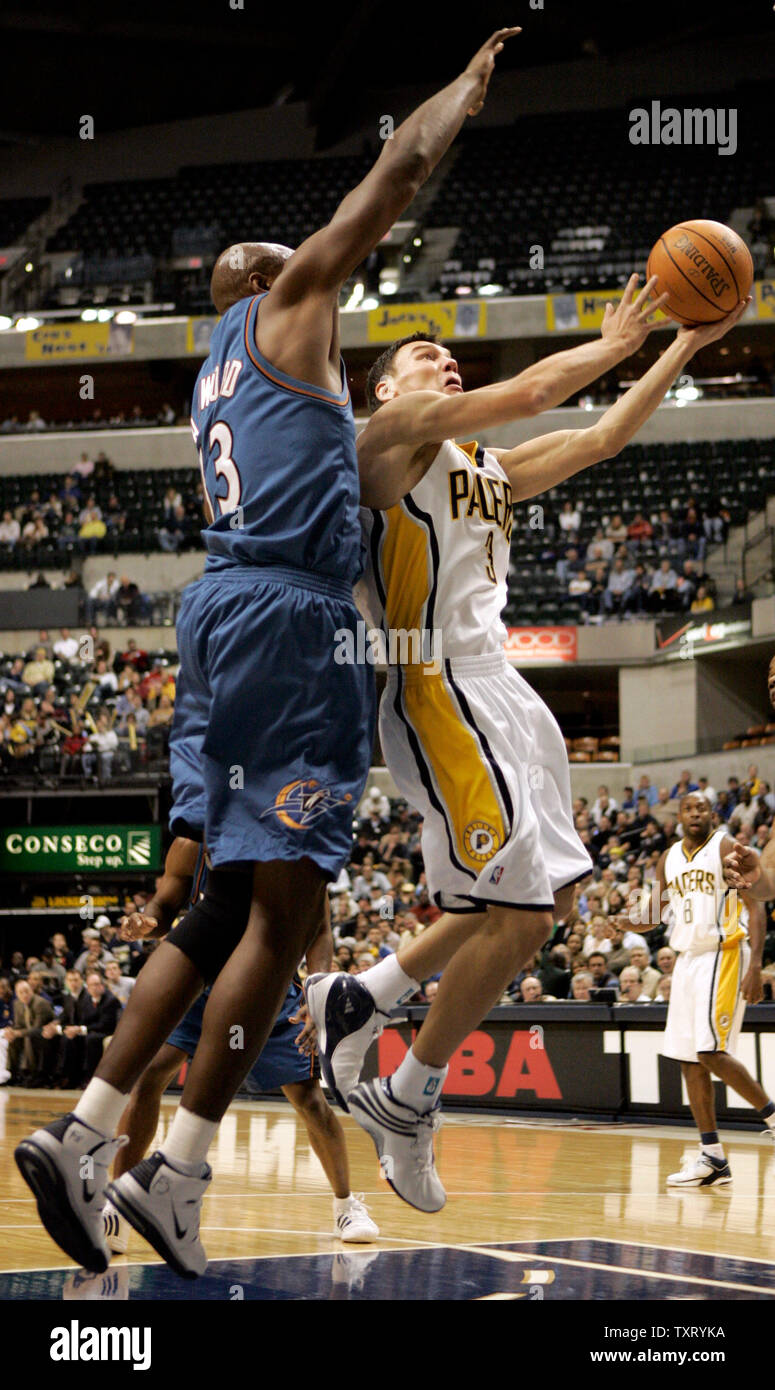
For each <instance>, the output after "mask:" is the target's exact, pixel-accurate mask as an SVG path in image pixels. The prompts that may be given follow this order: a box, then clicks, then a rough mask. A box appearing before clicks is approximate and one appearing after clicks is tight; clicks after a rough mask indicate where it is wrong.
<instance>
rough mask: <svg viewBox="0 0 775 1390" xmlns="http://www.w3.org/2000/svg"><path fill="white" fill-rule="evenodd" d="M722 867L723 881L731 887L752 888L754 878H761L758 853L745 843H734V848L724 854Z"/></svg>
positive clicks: (754, 881)
mask: <svg viewBox="0 0 775 1390" xmlns="http://www.w3.org/2000/svg"><path fill="white" fill-rule="evenodd" d="M723 868H724V882H725V883H728V884H730V886H731V887H732V888H741V889H744V888H752V887H753V885H754V883H756V880H757V879H758V878H761V872H762V868H761V864H760V863H759V855H758V854H757V853H756V850H753V849H749V848H748V846H747V845H735V848H734V849H733V850H730V852H729V854H727V855H725V856H724V859H723Z"/></svg>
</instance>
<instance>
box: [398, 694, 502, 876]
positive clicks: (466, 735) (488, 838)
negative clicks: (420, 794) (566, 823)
mask: <svg viewBox="0 0 775 1390" xmlns="http://www.w3.org/2000/svg"><path fill="white" fill-rule="evenodd" d="M404 701H405V705H404V707H405V710H406V715H407V718H408V719H409V721H410V723H411V725H412V727H413V728H414V731H415V733H416V734H417V737H418V738H419V740H420V743H421V745H422V751H423V753H424V755H425V757H426V759H427V761H428V763H429V764H430V767H431V769H432V771H433V776H434V779H435V782H436V786H437V789H438V791H439V793H440V796H441V800H442V802H443V804H444V808H445V810H446V812H447V822H448V824H449V823H450V822H451V830H452V833H453V838H454V841H455V845H456V848H457V852H458V854H459V856H460V859H461V862H462V863H463V864H466V865H468V867H469V868H471V869H473V870H474V872H475V873H477V874H478V873H480V872H481V870H482V868H483V867H484V865H485V864H486V863H487V861H488V860H489V859H492V857H493V855H495V854H497V852H498V850H499V849H500V848H501V847H502V846H503V845H504V844H505V842H506V840H507V839H508V836H509V834H510V827H509V826H507V825H506V822H505V820H504V817H503V811H502V809H501V803H500V800H499V798H498V796H497V794H496V792H495V788H494V786H493V783H492V780H491V772H490V768H489V765H488V764H487V763H486V761H485V760H484V758H483V756H482V753H481V751H480V749H479V744H478V743H477V740H476V738H475V737H474V734H473V733H472V731H471V730H470V729H469V728H468V727H467V725H465V724H464V723H463V722H462V721H461V719H460V715H459V714H458V712H457V709H456V708H455V705H454V703H453V700H452V697H451V695H450V693H449V691H448V690H447V687H446V685H445V684H444V678H443V676H442V675H441V674H440V673H439V674H438V675H434V674H421V675H415V674H414V673H413V675H412V676H411V677H410V678H409V679H407V681H406V684H405V688H404Z"/></svg>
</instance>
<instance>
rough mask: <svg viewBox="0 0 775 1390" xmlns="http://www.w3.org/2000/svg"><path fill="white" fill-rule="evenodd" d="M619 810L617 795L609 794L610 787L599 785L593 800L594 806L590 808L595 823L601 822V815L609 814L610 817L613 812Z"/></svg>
mask: <svg viewBox="0 0 775 1390" xmlns="http://www.w3.org/2000/svg"><path fill="white" fill-rule="evenodd" d="M618 810H619V803H618V801H617V800H616V798H615V797H613V796H611V795H610V794H609V791H608V788H607V787H606V786H600V787H598V789H597V796H596V797H595V800H594V801H593V802H592V807H591V810H590V815H591V817H592V819H593V821H594V822H595V824H596V825H599V824H600V818H601V816H608V817H609V818H610V816H611V814H612V812H614V811H618Z"/></svg>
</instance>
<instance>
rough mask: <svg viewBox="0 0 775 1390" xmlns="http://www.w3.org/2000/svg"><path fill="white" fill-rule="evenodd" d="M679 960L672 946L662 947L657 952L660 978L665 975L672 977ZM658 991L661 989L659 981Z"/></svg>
mask: <svg viewBox="0 0 775 1390" xmlns="http://www.w3.org/2000/svg"><path fill="white" fill-rule="evenodd" d="M677 959H678V957H677V955H676V953H675V951H674V950H673V948H672V946H660V948H659V950H658V951H657V969H658V970H659V972H660V978H663V977H664V976H665V975H672V973H673V971H674V969H675V963H676V961H677ZM657 989H659V981H657Z"/></svg>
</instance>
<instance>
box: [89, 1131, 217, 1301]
mask: <svg viewBox="0 0 775 1390" xmlns="http://www.w3.org/2000/svg"><path fill="white" fill-rule="evenodd" d="M202 1169H203V1171H202V1172H201V1174H200V1175H199V1176H198V1177H193V1176H190V1175H189V1174H188V1173H181V1172H180V1171H179V1169H177V1168H173V1167H172V1164H171V1163H169V1162H168V1161H167V1159H166V1158H165V1157H164V1154H163V1153H162V1152H161V1150H157V1151H156V1153H154V1154H151V1156H150V1158H144V1159H142V1160H141V1162H140V1163H136V1164H135V1166H134V1168H132V1169H130V1171H129V1172H128V1173H122V1175H121V1177H120V1178H116V1180H115V1182H112V1183H110V1184H109V1185H108V1188H107V1196H108V1199H109V1200H110V1202H112V1204H113V1206H114V1207H115V1208H116V1211H117V1212H118V1213H119V1215H120V1216H123V1217H125V1218H126V1220H127V1221H128V1222H129V1224H130V1226H132V1227H134V1229H135V1230H136V1231H137V1232H138V1233H139V1234H140V1235H141V1236H143V1238H144V1239H145V1240H147V1241H148V1244H149V1245H152V1246H153V1248H154V1250H156V1251H157V1253H158V1254H159V1255H161V1257H162V1259H163V1260H166V1261H167V1264H168V1265H170V1266H171V1268H172V1269H174V1271H175V1273H176V1274H179V1275H180V1277H181V1278H182V1279H197V1278H198V1277H199V1275H200V1274H204V1272H205V1269H206V1268H207V1255H206V1253H205V1248H204V1246H203V1244H202V1242H201V1240H200V1239H199V1218H200V1215H201V1210H202V1198H203V1196H204V1194H205V1190H206V1189H207V1187H208V1185H209V1183H210V1182H211V1181H212V1176H213V1173H212V1169H211V1168H210V1166H209V1164H207V1163H205V1164H203V1165H202Z"/></svg>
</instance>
